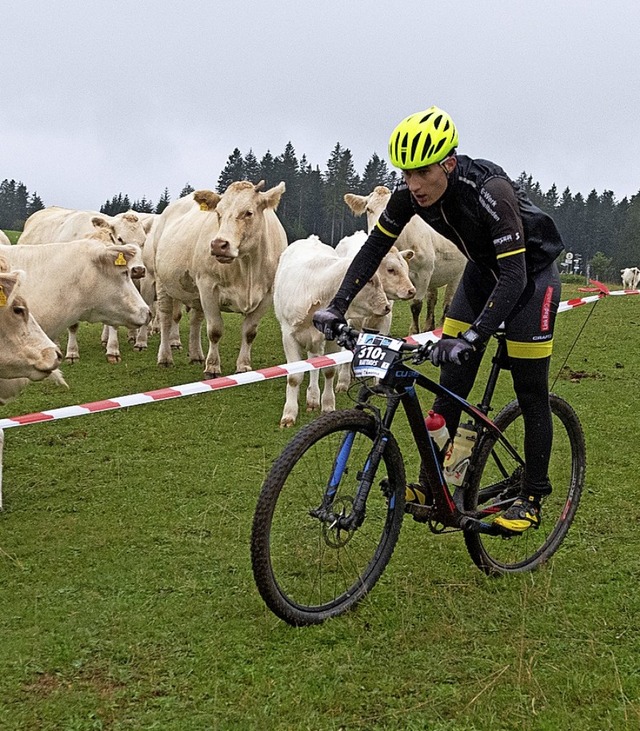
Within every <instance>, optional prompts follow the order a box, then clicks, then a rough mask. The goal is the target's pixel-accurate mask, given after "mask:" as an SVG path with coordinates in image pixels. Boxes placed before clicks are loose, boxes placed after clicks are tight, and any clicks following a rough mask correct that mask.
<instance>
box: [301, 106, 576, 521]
mask: <svg viewBox="0 0 640 731" xmlns="http://www.w3.org/2000/svg"><path fill="white" fill-rule="evenodd" d="M457 146H458V132H457V129H456V126H455V124H454V123H453V120H452V119H451V117H450V116H449V115H448V114H447V113H446V112H445V111H443V110H442V109H439V108H438V107H430V108H429V109H427V110H425V111H423V112H418V113H416V114H412V115H410V116H409V117H407V118H406V119H403V120H402V121H401V122H400V123H399V124H398V125H397V127H396V128H395V129H394V130H393V132H392V134H391V138H390V140H389V155H390V159H391V162H392V164H393V165H394V167H397V168H400V169H401V170H402V176H403V180H402V182H401V183H399V184H398V186H397V187H396V189H395V190H394V192H393V193H392V195H391V197H390V199H389V201H388V203H387V206H386V208H385V210H384V211H383V212H382V213H381V215H380V218H379V220H378V223H377V224H376V226H375V227H374V228H373V230H372V232H371V234H370V235H369V237H368V238H367V240H366V242H365V244H364V246H363V247H362V249H361V250H360V251H359V253H358V254H357V256H356V257H355V258H354V260H353V262H352V264H351V266H350V267H349V269H348V271H347V273H346V275H345V277H344V279H343V281H342V284H341V285H340V288H339V289H338V291H337V293H336V295H335V297H334V298H333V300H332V301H331V303H330V304H329V305H328V307H327V308H326V309H323V310H319V311H317V312H316V314H315V315H314V318H313V323H314V325H315V327H316V328H317V329H318V330H320V331H321V332H323V333H324V335H325V337H327V338H328V339H333V337H335V328H336V327H337V326H338V325H339V324H341V323H344V322H345V312H346V311H347V308H348V306H349V304H350V302H351V301H352V300H353V298H354V297H355V295H356V294H357V293H358V292H359V291H360V289H361V288H362V287H363V285H364V284H365V283H366V282H367V281H368V280H369V279H370V278H371V276H373V273H374V272H375V270H376V269H377V267H378V265H379V263H380V261H381V260H382V257H383V256H384V255H385V254H386V252H387V251H388V250H389V249H390V248H391V246H392V245H393V243H394V241H395V240H396V239H397V237H398V236H399V234H400V233H401V231H402V229H403V228H404V227H405V226H406V224H407V223H408V222H409V220H410V219H411V217H412V216H414V215H418V216H420V218H422V219H423V220H424V221H426V222H427V223H428V224H429V225H430V226H432V227H433V228H434V229H435V230H436V231H438V232H439V233H441V234H442V235H444V236H445V237H447V238H448V239H450V240H451V241H452V242H453V243H454V244H455V245H456V246H457V247H458V248H459V249H460V251H461V252H462V253H463V254H464V255H465V256H466V257H467V259H468V262H467V264H466V267H465V270H464V273H463V276H462V280H461V282H460V285H459V286H458V289H457V292H456V294H455V296H454V298H453V301H452V302H451V305H450V307H449V309H448V311H447V315H446V318H445V322H444V326H443V335H442V338H441V340H439V341H438V343H436V345H435V346H434V348H433V350H432V351H431V356H430V359H431V361H432V363H433V364H434V365H438V366H441V373H440V383H441V384H442V385H443V386H445V387H446V388H448V389H449V390H451V391H453V392H454V393H457V394H459V395H460V396H462V397H464V398H467V396H468V395H469V392H470V391H471V388H472V386H473V383H474V380H475V378H476V375H477V372H478V368H479V365H480V361H481V358H482V353H483V350H484V345H485V343H486V342H487V340H488V339H489V338H490V337H491V335H492V334H493V333H495V332H496V331H497V330H498V329H499V328H500V326H501V325H502V324H503V323H504V325H505V329H506V335H507V345H508V355H509V361H510V367H511V374H512V378H513V385H514V390H515V393H516V396H517V398H518V402H519V404H520V407H521V409H522V414H523V418H524V424H525V462H526V469H525V474H524V477H523V483H522V488H521V492H520V495H519V497H518V499H517V500H516V501H515V502H514V503H513V505H512V506H511V507H509V508H508V509H507V510H506V511H505V512H504V513H503V514H502V515H500V516H498V517H497V518H496V521H495V522H496V523H497V524H498V525H500V526H501V527H502V528H504V529H505V530H507V531H510V532H512V533H522V532H523V531H525V530H526V529H528V528H530V527H531V526H534V527H536V528H537V527H538V526H539V524H540V519H541V507H540V506H541V500H542V498H543V497H544V496H545V495H548V494H549V493H550V492H551V485H550V483H549V478H548V465H549V458H550V453H551V441H552V422H551V409H550V406H549V384H548V381H549V362H550V359H551V350H552V343H553V329H554V324H555V317H556V313H557V309H558V303H559V300H560V278H559V274H558V269H557V266H556V264H555V260H556V258H557V257H558V255H559V254H560V253H561V251H562V250H563V248H564V247H563V243H562V239H561V237H560V234H559V232H558V229H557V228H556V225H555V223H554V221H553V220H552V219H551V218H550V217H549V216H548V215H547V214H546V213H544V212H543V211H541V210H540V209H539V208H537V207H536V206H534V205H533V203H532V202H531V201H530V200H529V198H528V197H527V195H526V194H525V192H524V191H523V190H522V189H521V188H520V186H519V185H517V184H516V183H514V182H513V181H512V180H510V179H509V177H508V176H507V174H506V173H505V171H504V170H503V169H502V168H501V167H500V166H498V165H496V164H495V163H493V162H490V161H488V160H481V159H472V158H470V157H467V156H465V155H459V154H457ZM433 408H434V410H435V411H436V412H437V413H440V414H442V415H443V416H444V418H445V421H446V424H447V428H448V430H449V433H450V434H451V435H453V434H455V431H456V428H457V425H458V422H459V420H460V409H459V408H458V407H457V405H456V403H455V402H454V401H453V400H452V399H450V398H444V397H438V398H436V400H435V403H434V407H433ZM419 492H420V491H419V490H417V489H416V488H414V493H415V500H416V501H417V502H419V503H420V504H424V503H425V502H426V501H428V500H429V497H428V495H427V494H426V493H427V488H424V490H423V494H419Z"/></svg>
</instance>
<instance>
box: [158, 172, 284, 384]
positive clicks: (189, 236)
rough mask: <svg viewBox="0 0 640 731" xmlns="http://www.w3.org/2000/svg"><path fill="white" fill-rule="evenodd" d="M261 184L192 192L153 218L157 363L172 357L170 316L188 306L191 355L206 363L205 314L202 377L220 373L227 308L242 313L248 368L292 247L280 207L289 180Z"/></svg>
mask: <svg viewBox="0 0 640 731" xmlns="http://www.w3.org/2000/svg"><path fill="white" fill-rule="evenodd" d="M262 185H263V183H258V185H254V184H253V183H250V182H248V181H246V180H244V181H238V182H235V183H231V185H230V186H229V187H228V188H227V190H226V191H225V192H224V194H223V195H222V196H220V195H218V194H217V193H214V192H213V191H202V190H201V191H195V192H194V193H191V194H189V195H187V196H185V197H184V198H180V199H179V200H177V201H175V202H174V203H171V204H170V205H169V206H167V208H165V210H164V211H163V212H162V214H161V216H160V220H158V221H157V222H156V225H157V226H159V229H158V235H157V236H156V237H154V247H155V260H154V273H155V277H156V291H157V304H156V306H157V309H158V313H159V317H160V349H159V351H158V365H161V366H170V365H172V364H173V356H172V353H171V342H170V339H171V334H172V323H173V318H174V317H175V314H176V310H177V308H178V307H179V306H180V305H181V304H184V305H187V306H189V307H190V308H191V326H190V336H189V359H190V361H191V362H192V363H202V362H203V361H204V360H205V359H204V355H203V352H202V345H201V342H200V328H201V324H202V320H203V318H204V319H206V324H207V337H208V340H209V351H208V353H207V357H206V361H205V369H204V370H205V376H206V377H207V378H214V377H217V376H219V375H221V373H222V368H221V365H220V354H219V350H218V341H219V340H220V338H221V337H222V333H223V319H222V312H238V313H241V314H242V315H244V321H243V324H242V344H241V347H240V353H239V355H238V358H237V361H236V371H237V372H239V373H241V372H245V371H249V370H251V345H252V343H253V340H254V338H255V336H256V332H257V328H258V323H259V322H260V319H261V318H262V316H263V315H264V314H265V312H266V311H267V310H268V308H269V307H270V306H271V303H272V300H273V294H272V289H273V278H274V276H275V272H276V267H277V265H278V259H279V258H280V254H281V253H282V252H283V251H284V250H285V248H286V246H287V237H286V233H285V231H284V228H283V226H282V224H281V223H280V221H279V220H278V218H277V216H276V212H275V211H276V208H277V206H278V203H279V202H280V197H281V196H282V194H283V192H284V188H285V185H284V183H280V184H279V185H277V186H275V187H274V188H271V190H267V191H265V192H261V188H262Z"/></svg>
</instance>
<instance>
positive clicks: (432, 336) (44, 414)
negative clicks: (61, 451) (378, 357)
mask: <svg viewBox="0 0 640 731" xmlns="http://www.w3.org/2000/svg"><path fill="white" fill-rule="evenodd" d="M594 285H596V286H595V288H585V289H584V290H583V291H590V292H593V291H597V294H595V295H591V296H589V297H581V298H579V299H571V300H567V301H566V302H561V303H560V306H559V308H558V312H566V311H567V310H572V309H575V308H576V307H579V306H581V305H585V304H588V303H590V302H596V301H598V300H599V299H602V298H603V297H606V296H608V295H630V294H640V290H620V291H616V292H610V291H609V290H608V289H607V288H606V287H604V285H601V284H599V283H597V282H594ZM441 332H442V331H441V330H440V329H438V330H433V331H431V332H425V333H420V334H418V335H414V336H412V337H409V338H407V340H408V341H409V342H414V343H420V344H422V343H425V342H427V341H428V340H438V339H439V338H440V335H441ZM351 358H352V353H351V352H350V351H340V352H339V353H334V354H331V355H323V356H318V357H316V358H310V359H308V360H299V361H295V362H293V363H284V364H282V365H277V366H271V367H269V368H263V369H261V370H257V371H249V372H248V373H238V374H235V375H233V376H222V377H220V378H214V379H211V380H208V381H195V382H194V383H186V384H184V385H182V386H170V387H168V388H160V389H158V390H156V391H146V392H145V393H137V394H132V395H130V396H120V397H117V398H112V399H106V400H104V401H94V402H92V403H88V404H82V405H78V406H65V407H62V408H59V409H51V410H50V411H41V412H37V413H33V414H26V415H24V416H13V417H11V418H6V419H0V430H2V429H9V428H11V427H15V426H25V425H27V424H38V423H40V422H43V421H54V420H56V419H68V418H70V417H72V416H82V415H83V414H97V413H99V412H101V411H113V410H115V409H124V408H126V407H128V406H138V405H139V404H149V403H153V402H156V401H166V400H168V399H174V398H181V397H182V396H192V395H194V394H196V393H208V392H210V391H218V390H221V389H223V388H231V387H233V386H242V385H246V384H249V383H256V382H259V381H268V380H270V379H272V378H280V377H282V376H287V375H290V374H294V373H304V372H306V371H313V370H319V369H321V368H326V367H327V366H331V365H341V364H342V363H348V362H350V361H351Z"/></svg>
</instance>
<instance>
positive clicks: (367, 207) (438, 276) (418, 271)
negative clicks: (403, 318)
mask: <svg viewBox="0 0 640 731" xmlns="http://www.w3.org/2000/svg"><path fill="white" fill-rule="evenodd" d="M390 197H391V191H390V190H389V189H388V188H386V187H384V186H382V185H380V186H378V187H377V188H375V189H374V190H373V191H372V192H371V193H369V195H356V194H355V193H347V194H346V195H345V196H344V200H345V203H346V204H347V205H348V206H349V208H350V209H351V210H352V211H353V213H354V214H356V215H357V216H361V215H362V214H363V213H366V214H367V230H368V231H371V229H372V228H373V227H374V226H375V224H376V222H377V220H378V218H379V217H380V214H381V213H382V211H383V210H384V208H385V206H386V205H387V201H388V200H389V198H390ZM395 245H396V246H397V248H398V249H400V250H401V251H403V250H405V249H412V250H413V251H414V252H415V256H414V257H413V258H412V259H411V261H410V263H409V270H410V275H411V281H412V282H413V283H414V285H415V288H416V295H415V299H414V301H413V302H412V303H411V313H412V315H413V324H412V327H411V332H412V333H417V332H420V323H419V319H420V312H421V311H422V301H423V300H424V299H425V298H426V299H427V314H426V317H425V322H424V330H432V329H433V328H434V327H435V313H434V310H435V303H436V298H437V291H438V289H439V288H440V287H444V286H446V288H447V289H446V294H445V301H444V311H445V312H446V309H447V307H448V306H449V303H450V302H451V299H452V298H453V295H454V293H455V290H456V288H457V287H458V283H459V282H460V278H461V277H462V272H463V270H464V267H465V264H466V261H467V260H466V258H465V257H464V256H463V254H461V253H460V251H458V249H457V248H456V247H455V246H454V245H453V244H452V243H451V241H449V240H448V239H446V238H445V237H444V236H441V235H440V234H439V233H437V232H436V231H434V230H433V229H432V228H431V226H429V225H428V224H427V223H426V222H425V221H423V220H422V219H421V218H419V217H418V216H414V217H413V218H412V219H411V220H410V221H409V223H408V224H407V225H406V226H405V227H404V229H403V231H402V233H401V234H400V236H399V237H398V238H397V240H396V244H395Z"/></svg>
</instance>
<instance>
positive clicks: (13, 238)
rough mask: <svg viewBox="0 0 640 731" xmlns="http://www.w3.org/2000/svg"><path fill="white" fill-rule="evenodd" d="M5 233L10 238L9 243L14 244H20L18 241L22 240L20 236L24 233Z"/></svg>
mask: <svg viewBox="0 0 640 731" xmlns="http://www.w3.org/2000/svg"><path fill="white" fill-rule="evenodd" d="M5 233H6V234H7V236H8V237H9V241H10V242H11V243H12V244H15V243H17V242H18V239H19V238H20V234H21V233H22V231H5Z"/></svg>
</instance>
